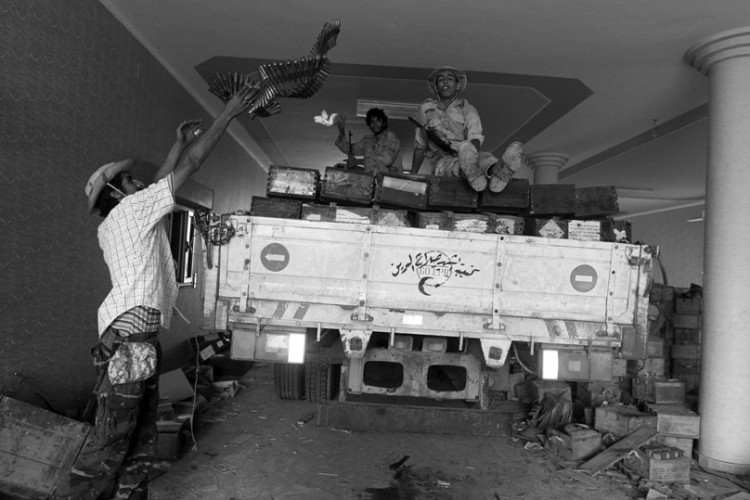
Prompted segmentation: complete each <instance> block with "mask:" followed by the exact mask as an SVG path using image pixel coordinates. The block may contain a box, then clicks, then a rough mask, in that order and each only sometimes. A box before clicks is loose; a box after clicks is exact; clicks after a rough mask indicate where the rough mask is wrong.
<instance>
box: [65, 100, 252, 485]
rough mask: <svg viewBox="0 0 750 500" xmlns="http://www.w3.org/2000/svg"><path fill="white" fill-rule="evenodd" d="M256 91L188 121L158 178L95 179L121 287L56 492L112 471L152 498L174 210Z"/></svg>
mask: <svg viewBox="0 0 750 500" xmlns="http://www.w3.org/2000/svg"><path fill="white" fill-rule="evenodd" d="M257 93H258V88H257V87H256V86H246V87H244V88H242V89H241V90H239V91H238V92H237V93H236V94H235V95H233V96H232V97H231V99H229V100H228V101H227V103H226V105H225V107H224V109H223V110H222V111H221V113H220V114H219V115H218V116H217V117H216V119H215V120H214V121H213V123H212V124H211V126H210V127H209V128H208V130H207V131H206V132H205V133H203V134H201V130H200V121H198V120H190V121H185V122H183V123H181V124H180V126H179V127H178V128H177V139H176V141H175V143H174V145H173V146H172V149H171V150H170V152H169V154H168V155H167V158H166V160H165V161H164V163H163V164H162V166H161V167H160V168H159V170H158V171H157V173H156V176H155V178H154V182H153V184H151V185H150V186H146V185H145V184H144V183H143V182H141V181H140V180H137V179H134V178H133V176H132V175H131V173H130V171H131V167H132V166H133V164H134V162H133V160H122V161H119V162H115V163H108V164H106V165H104V166H102V167H100V168H99V169H98V170H97V171H96V172H94V174H93V175H92V176H91V178H90V179H89V181H88V182H87V184H86V186H85V192H86V196H87V197H88V206H89V211H90V212H91V213H97V214H99V215H101V216H102V217H104V221H103V222H102V223H101V224H100V226H99V228H98V238H99V245H100V247H101V249H102V252H103V253H104V260H105V262H106V264H107V267H108V268H109V274H110V279H111V281H112V290H111V291H110V293H109V294H108V295H107V297H106V298H105V299H104V302H103V303H102V305H101V306H100V307H99V313H98V325H99V343H98V344H97V346H96V347H95V348H94V349H93V350H92V353H93V355H94V359H95V363H96V364H97V366H98V370H99V377H98V380H97V385H96V387H95V389H94V393H95V394H96V395H97V409H96V416H95V422H94V428H93V429H92V430H91V432H90V433H89V436H88V437H87V440H86V443H85V444H84V446H83V449H82V450H81V453H80V454H79V456H78V458H77V459H76V462H75V463H74V464H73V467H72V469H71V472H70V480H69V483H68V484H66V485H65V486H63V487H61V488H58V490H57V491H56V492H55V495H54V496H53V498H56V499H62V498H75V499H79V498H90V499H96V498H98V497H99V495H100V494H101V493H102V492H103V491H105V490H106V489H107V487H108V486H109V484H110V482H111V481H112V480H114V481H115V484H114V490H113V496H112V498H116V499H147V498H148V491H147V480H148V469H149V467H150V466H151V460H152V457H153V455H154V453H155V451H156V439H157V436H158V432H157V428H156V413H157V409H158V405H159V388H158V380H159V378H158V377H159V370H158V365H159V361H160V357H161V352H160V348H159V341H158V330H159V326H160V325H161V326H162V327H165V328H168V327H169V323H170V319H171V317H172V308H173V307H174V304H175V301H176V299H177V281H176V279H175V271H174V262H173V258H172V254H171V250H170V246H169V240H168V237H167V232H166V227H165V217H166V216H167V215H168V214H169V213H170V212H172V210H173V209H174V207H175V198H174V193H175V192H176V191H177V189H178V188H179V187H180V186H181V185H182V184H183V183H184V182H185V180H186V179H187V178H188V177H190V175H192V174H193V173H194V172H196V171H197V170H198V169H199V168H200V166H201V164H202V163H203V161H204V160H205V159H206V157H207V156H208V154H209V153H210V152H211V150H212V149H213V148H214V146H215V145H216V144H217V142H218V141H219V139H220V138H221V136H222V135H223V134H224V132H225V131H226V129H227V127H228V126H229V124H230V123H231V121H232V120H233V119H234V118H235V117H237V116H239V115H240V114H241V113H242V112H243V111H245V110H247V109H248V108H249V107H250V106H251V104H252V103H253V101H254V100H255V99H256V97H257Z"/></svg>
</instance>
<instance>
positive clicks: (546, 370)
mask: <svg viewBox="0 0 750 500" xmlns="http://www.w3.org/2000/svg"><path fill="white" fill-rule="evenodd" d="M540 354H541V356H542V360H541V365H542V373H541V377H542V378H543V379H545V380H557V374H558V371H559V358H558V352H557V351H555V350H553V349H544V350H542V351H541V352H540Z"/></svg>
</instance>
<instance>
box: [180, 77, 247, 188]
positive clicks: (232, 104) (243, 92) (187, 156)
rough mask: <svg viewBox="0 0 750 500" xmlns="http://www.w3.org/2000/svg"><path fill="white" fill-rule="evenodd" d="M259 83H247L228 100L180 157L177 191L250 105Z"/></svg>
mask: <svg viewBox="0 0 750 500" xmlns="http://www.w3.org/2000/svg"><path fill="white" fill-rule="evenodd" d="M258 90H259V87H258V86H257V85H254V86H250V85H246V86H245V87H243V88H242V89H240V90H239V91H238V92H237V93H236V94H235V95H233V96H232V98H231V99H229V101H227V103H226V105H225V106H224V109H222V110H221V113H219V116H217V117H216V119H214V121H213V123H212V124H211V126H210V127H209V128H208V130H207V131H206V132H205V133H204V134H201V135H200V136H199V137H198V139H196V140H195V142H194V144H192V145H191V146H190V148H189V149H188V150H187V151H186V152H185V153H184V154H183V155H182V156H181V157H180V159H179V161H178V163H177V167H176V168H175V169H174V175H173V182H174V189H175V191H177V188H179V187H180V186H181V185H182V184H183V183H184V182H185V180H186V179H187V178H188V177H190V176H191V175H193V174H194V173H195V172H196V171H198V169H199V168H200V167H201V165H202V164H203V162H204V161H205V159H206V158H207V157H208V155H209V153H211V151H212V150H213V148H214V146H216V144H217V143H218V142H219V139H221V136H222V135H224V132H226V130H227V128H228V127H229V124H230V123H231V122H232V120H233V119H234V118H235V117H237V116H238V115H240V114H241V113H242V112H243V111H245V110H246V109H247V108H249V107H250V105H251V104H252V103H253V102H254V101H255V99H256V98H257V95H258Z"/></svg>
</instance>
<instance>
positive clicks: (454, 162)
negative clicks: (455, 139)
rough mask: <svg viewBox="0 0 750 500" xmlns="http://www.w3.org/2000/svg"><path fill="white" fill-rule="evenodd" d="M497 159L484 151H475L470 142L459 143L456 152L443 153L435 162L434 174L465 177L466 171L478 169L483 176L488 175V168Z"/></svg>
mask: <svg viewBox="0 0 750 500" xmlns="http://www.w3.org/2000/svg"><path fill="white" fill-rule="evenodd" d="M498 161H500V160H498V159H497V158H495V156H493V155H492V154H491V153H487V152H486V151H477V150H476V148H475V147H474V145H473V144H471V143H470V142H464V143H461V145H460V147H459V149H458V154H457V155H454V156H450V155H445V156H443V157H441V158H439V159H438V160H437V161H436V162H435V171H434V174H435V175H437V176H439V177H464V178H465V177H467V175H466V174H467V172H472V171H475V170H477V169H478V170H479V172H481V173H482V174H484V175H485V176H489V175H490V172H489V170H490V168H491V167H492V166H493V165H494V164H496V163H497V162H498Z"/></svg>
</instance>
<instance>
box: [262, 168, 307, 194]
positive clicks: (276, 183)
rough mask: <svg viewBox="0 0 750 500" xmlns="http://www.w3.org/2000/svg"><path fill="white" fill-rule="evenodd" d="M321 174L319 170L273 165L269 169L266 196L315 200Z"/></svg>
mask: <svg viewBox="0 0 750 500" xmlns="http://www.w3.org/2000/svg"><path fill="white" fill-rule="evenodd" d="M319 184H320V172H319V171H318V170H317V169H311V168H298V167H284V166H280V165H271V166H270V167H269V168H268V178H267V181H266V196H269V197H273V196H281V197H288V198H299V199H305V200H314V199H316V198H317V196H318V186H319Z"/></svg>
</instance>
